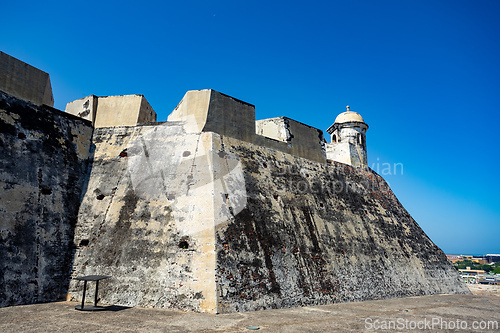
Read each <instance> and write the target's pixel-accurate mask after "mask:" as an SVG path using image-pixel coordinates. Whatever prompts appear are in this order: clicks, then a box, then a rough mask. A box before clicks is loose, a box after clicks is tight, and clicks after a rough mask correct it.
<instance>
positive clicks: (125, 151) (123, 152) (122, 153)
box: [120, 148, 128, 157]
mask: <svg viewBox="0 0 500 333" xmlns="http://www.w3.org/2000/svg"><path fill="white" fill-rule="evenodd" d="M127 155H128V153H127V148H125V149H123V150H122V152H121V153H120V157H127Z"/></svg>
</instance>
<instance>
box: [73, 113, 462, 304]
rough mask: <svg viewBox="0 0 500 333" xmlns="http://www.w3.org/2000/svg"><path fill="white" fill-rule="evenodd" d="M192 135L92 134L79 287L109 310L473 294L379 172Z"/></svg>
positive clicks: (171, 130)
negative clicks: (88, 279) (96, 279)
mask: <svg viewBox="0 0 500 333" xmlns="http://www.w3.org/2000/svg"><path fill="white" fill-rule="evenodd" d="M185 125H186V124H185V123H183V122H168V123H164V124H157V125H149V126H136V127H120V128H101V129H96V131H95V133H94V144H95V146H96V148H95V153H94V157H93V163H92V172H91V175H90V180H89V184H88V187H87V192H86V194H85V197H84V198H83V201H82V204H81V207H80V213H79V220H78V225H77V229H76V232H75V243H76V244H77V246H78V249H77V252H76V256H75V265H74V273H73V274H74V275H75V276H78V275H87V274H104V275H111V276H113V277H112V278H111V279H109V280H105V281H103V283H102V288H100V296H101V299H102V301H103V302H105V303H112V304H121V305H128V306H136V305H137V306H147V307H171V308H178V309H183V310H193V311H206V312H235V311H249V310H259V309H266V308H282V307H292V306H301V305H307V304H326V303H333V302H348V301H360V300H367V299H380V298H388V297H403V296H413V295H424V294H432V293H456V292H459V293H465V292H467V289H466V287H465V286H463V285H462V284H461V282H460V280H459V277H458V275H457V273H456V271H455V270H454V269H453V267H452V266H451V265H450V264H449V263H448V261H447V260H446V257H445V256H444V254H443V252H442V251H441V250H440V249H439V248H438V247H437V246H436V245H434V244H433V243H432V241H431V240H430V239H429V238H428V237H427V236H426V235H425V233H424V232H423V231H422V230H421V229H420V227H419V226H418V225H417V223H416V222H415V221H414V220H413V219H412V218H411V216H410V215H409V214H408V213H407V212H406V210H405V209H404V208H403V207H402V206H401V204H400V203H399V202H398V200H397V199H396V198H395V196H394V194H393V193H392V192H391V190H390V189H389V188H388V186H387V184H386V183H385V182H384V180H383V179H382V178H381V177H379V176H378V175H376V174H375V173H374V172H372V171H370V170H364V169H355V168H351V167H349V166H346V165H343V164H340V163H328V164H326V163H318V162H314V161H311V160H307V159H303V158H300V157H296V156H293V155H290V154H287V153H283V152H279V151H276V150H274V149H269V148H265V147H260V146H256V145H254V144H252V143H248V142H244V141H240V140H237V139H234V138H230V137H227V136H221V135H219V134H215V133H211V132H206V133H199V132H191V131H190V130H189V128H190V127H189V126H185ZM81 289H82V288H81V285H80V284H79V283H78V282H76V281H73V282H72V285H71V288H70V293H71V294H72V295H73V296H74V298H75V299H80V297H81V295H80V293H81ZM101 292H102V293H101ZM89 297H92V291H91V294H90V295H89Z"/></svg>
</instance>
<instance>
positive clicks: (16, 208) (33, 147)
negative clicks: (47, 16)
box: [0, 92, 92, 306]
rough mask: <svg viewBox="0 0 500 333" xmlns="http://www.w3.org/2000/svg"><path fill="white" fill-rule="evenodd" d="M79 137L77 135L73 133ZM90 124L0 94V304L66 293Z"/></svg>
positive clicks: (15, 303)
mask: <svg viewBox="0 0 500 333" xmlns="http://www.w3.org/2000/svg"><path fill="white" fill-rule="evenodd" d="M75 133H76V134H75ZM91 134H92V127H91V125H90V123H89V122H87V121H84V120H81V119H79V118H76V117H74V116H70V115H67V114H65V113H63V112H61V111H58V110H55V109H53V108H50V107H47V106H41V107H37V106H35V105H33V104H31V103H28V102H25V101H22V100H19V99H16V98H14V97H12V96H10V95H7V94H4V93H2V92H0V142H1V143H2V144H1V145H0V156H1V157H2V158H0V186H1V188H0V193H1V197H2V200H1V203H0V210H2V221H1V224H0V306H8V305H17V304H30V303H37V302H45V301H54V300H57V299H61V298H64V297H65V296H66V293H67V290H68V285H69V279H70V274H71V270H72V265H73V254H74V246H73V234H74V228H75V224H76V220H77V215H78V208H79V205H80V197H81V193H82V191H84V183H85V176H86V173H87V167H88V163H87V159H86V157H81V156H80V154H79V152H78V145H79V144H82V142H80V143H79V142H78V141H82V140H83V141H85V140H86V142H83V145H84V146H85V145H87V147H90V139H91Z"/></svg>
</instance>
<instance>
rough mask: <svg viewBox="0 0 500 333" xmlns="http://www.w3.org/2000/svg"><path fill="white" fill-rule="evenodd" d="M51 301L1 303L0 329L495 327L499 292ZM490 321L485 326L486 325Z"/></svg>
mask: <svg viewBox="0 0 500 333" xmlns="http://www.w3.org/2000/svg"><path fill="white" fill-rule="evenodd" d="M75 305H77V303H74V302H55V303H44V304H34V305H23V306H13V307H7V308H2V309H0V332H6V333H7V332H15V333H18V332H148V333H149V332H253V331H255V330H252V329H250V328H259V329H258V331H259V332H384V331H387V332H394V331H398V332H415V331H430V332H440V331H443V332H447V331H452V332H454V331H460V332H499V331H500V329H499V327H498V325H499V324H500V297H498V296H490V295H486V296H484V295H447V294H444V295H431V296H419V297H409V298H398V299H386V300H377V301H366V302H357V303H342V304H332V305H324V306H310V307H302V308H292V309H280V310H265V311H253V312H244V313H232V314H219V315H213V314H206V313H192V312H190V313H188V312H180V311H172V310H160V309H146V308H127V307H120V306H116V305H115V306H109V307H108V311H101V312H81V311H76V310H75V309H74V307H75ZM488 326H489V327H488Z"/></svg>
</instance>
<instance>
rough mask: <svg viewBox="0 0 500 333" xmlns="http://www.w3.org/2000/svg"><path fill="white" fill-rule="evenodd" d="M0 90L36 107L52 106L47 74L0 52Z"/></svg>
mask: <svg viewBox="0 0 500 333" xmlns="http://www.w3.org/2000/svg"><path fill="white" fill-rule="evenodd" d="M0 90H2V91H3V92H6V93H7V94H10V95H13V96H15V97H17V98H20V99H24V100H26V101H30V102H32V103H34V104H36V105H42V104H45V105H48V106H54V97H53V95H52V86H51V84H50V77H49V74H48V73H45V72H44V71H41V70H39V69H38V68H35V67H33V66H31V65H28V64H27V63H25V62H23V61H21V60H18V59H16V58H14V57H11V56H10V55H8V54H6V53H3V52H1V51H0Z"/></svg>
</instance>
